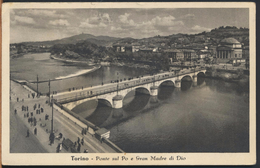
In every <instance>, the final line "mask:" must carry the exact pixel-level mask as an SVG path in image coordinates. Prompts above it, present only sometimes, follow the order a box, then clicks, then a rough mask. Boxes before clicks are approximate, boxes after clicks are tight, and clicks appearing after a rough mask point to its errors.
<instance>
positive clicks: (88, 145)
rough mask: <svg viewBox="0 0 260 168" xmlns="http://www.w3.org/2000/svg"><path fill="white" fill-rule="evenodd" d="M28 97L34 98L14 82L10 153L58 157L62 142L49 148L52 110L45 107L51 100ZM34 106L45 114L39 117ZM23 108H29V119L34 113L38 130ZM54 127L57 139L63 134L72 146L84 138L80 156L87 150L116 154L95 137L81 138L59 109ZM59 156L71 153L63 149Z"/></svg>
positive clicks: (12, 86)
mask: <svg viewBox="0 0 260 168" xmlns="http://www.w3.org/2000/svg"><path fill="white" fill-rule="evenodd" d="M28 94H31V92H30V91H29V90H27V89H25V88H24V87H23V86H21V85H20V84H18V83H15V82H13V81H11V103H10V104H11V108H10V112H11V115H10V116H11V130H10V136H11V143H10V144H11V145H10V149H11V152H15V153H18V152H24V153H27V152H28V153H32V152H36V153H44V152H50V153H55V152H56V147H57V146H58V144H59V143H61V140H60V141H59V140H57V139H55V141H54V144H52V145H49V135H50V130H51V113H52V108H51V107H50V106H49V105H48V104H46V100H48V97H40V98H32V96H31V95H30V97H29V96H28ZM17 97H18V98H19V101H18V102H17ZM35 104H36V105H37V108H36V109H38V107H39V105H40V108H43V112H41V113H40V114H36V112H35V111H36V110H34V109H33V106H34V105H35ZM22 106H25V107H27V106H28V112H29V115H31V112H32V113H33V117H35V118H36V120H37V124H36V126H33V125H32V124H30V123H29V122H28V118H27V117H26V116H24V115H26V114H27V111H22ZM40 108H39V109H40ZM15 109H16V110H17V114H15V112H14V110H15ZM45 115H49V119H48V120H45ZM53 123H54V124H53V125H54V133H55V136H57V135H58V134H59V133H62V134H63V135H64V137H65V138H69V139H70V140H71V141H72V142H76V141H77V139H78V137H79V138H80V139H82V138H83V137H84V145H82V147H81V149H80V152H81V153H82V152H83V150H84V149H88V151H89V153H114V152H115V151H114V150H113V149H112V148H110V147H109V146H108V145H107V144H105V143H101V142H100V141H99V140H97V139H96V138H95V137H92V135H91V134H90V133H87V135H84V136H82V135H81V131H82V127H80V126H79V125H77V124H75V123H74V122H73V121H71V120H70V119H68V117H67V116H65V115H63V114H62V113H60V112H59V111H58V110H56V109H54V122H53ZM41 125H42V126H41ZM35 128H37V135H34V134H33V133H34V129H35ZM27 129H29V131H30V136H29V137H26V133H27ZM60 152H64V153H66V152H68V151H66V150H65V149H64V148H63V149H62V150H61V151H60Z"/></svg>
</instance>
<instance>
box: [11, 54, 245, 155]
mask: <svg viewBox="0 0 260 168" xmlns="http://www.w3.org/2000/svg"><path fill="white" fill-rule="evenodd" d="M10 63H11V66H10V69H11V77H12V78H15V79H26V80H35V79H36V75H37V74H38V75H39V80H40V81H41V80H48V79H55V78H57V77H60V76H66V75H71V74H75V73H79V72H82V71H84V70H86V69H91V68H92V67H90V66H86V65H84V64H75V63H64V62H61V61H57V60H52V59H50V58H49V53H43V54H28V55H25V56H23V57H20V58H17V59H12V60H11V62H10ZM117 72H118V73H117ZM145 73H147V72H146V71H145V70H144V69H136V68H127V67H117V66H111V67H102V68H100V69H99V70H97V71H95V72H92V73H89V74H84V75H81V76H78V77H74V78H69V79H65V80H59V81H52V82H51V88H52V90H55V91H62V90H67V89H68V88H72V87H75V88H77V87H79V88H81V87H82V86H84V87H85V86H91V85H97V84H101V83H102V81H103V82H104V83H107V82H110V81H111V80H116V79H117V78H119V79H123V78H129V77H136V76H140V75H144V74H145ZM117 74H119V75H118V76H117ZM31 86H32V87H34V88H35V84H32V85H31ZM39 90H40V91H41V92H42V93H46V92H48V85H47V83H42V84H40V85H39ZM248 95H249V94H248V89H247V88H244V87H242V86H240V85H238V84H236V83H228V82H224V81H221V80H213V79H205V78H203V77H199V78H198V83H197V85H194V84H193V83H192V82H191V81H182V87H181V88H180V89H179V88H174V87H173V86H160V88H159V94H158V96H157V97H152V96H150V95H148V94H140V93H137V92H134V91H132V92H130V93H128V94H127V95H126V97H125V98H124V101H123V103H124V107H123V109H120V110H115V109H112V108H111V107H110V106H107V105H106V103H105V102H98V101H93V102H86V103H85V104H83V105H81V108H79V111H78V112H77V113H79V114H83V116H84V113H85V112H88V113H89V111H91V112H90V113H91V115H88V116H86V119H87V120H89V121H91V122H92V123H94V124H96V125H98V126H99V127H105V128H107V129H109V130H110V131H111V135H110V140H111V141H112V142H114V143H115V144H116V145H118V146H119V147H120V148H122V149H123V150H124V151H126V152H133V153H134V152H140V153H141V152H151V153H152V152H248V151H249V96H248Z"/></svg>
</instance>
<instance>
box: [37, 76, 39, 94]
mask: <svg viewBox="0 0 260 168" xmlns="http://www.w3.org/2000/svg"><path fill="white" fill-rule="evenodd" d="M38 83H39V78H38V74H37V97H38V96H39V91H38Z"/></svg>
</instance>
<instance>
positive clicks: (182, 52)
mask: <svg viewBox="0 0 260 168" xmlns="http://www.w3.org/2000/svg"><path fill="white" fill-rule="evenodd" d="M164 53H166V55H167V56H168V57H169V59H170V60H171V62H173V61H187V60H193V59H196V58H198V56H197V54H196V52H195V51H194V50H191V49H167V50H164Z"/></svg>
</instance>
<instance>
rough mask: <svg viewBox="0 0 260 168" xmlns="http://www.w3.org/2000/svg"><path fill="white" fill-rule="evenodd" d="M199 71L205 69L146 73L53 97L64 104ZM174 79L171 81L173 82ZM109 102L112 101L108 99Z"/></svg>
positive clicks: (177, 77)
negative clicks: (137, 76) (145, 74)
mask: <svg viewBox="0 0 260 168" xmlns="http://www.w3.org/2000/svg"><path fill="white" fill-rule="evenodd" d="M200 72H203V73H205V72H206V69H205V68H202V67H197V68H195V69H194V68H190V69H184V70H181V71H180V72H179V73H176V74H175V73H174V72H163V73H158V74H155V75H147V76H143V77H139V78H134V79H132V80H125V81H122V82H118V83H107V84H104V85H97V86H93V87H88V88H83V89H78V90H72V91H66V92H60V93H57V94H54V95H53V98H54V99H56V100H57V102H59V103H61V104H66V103H70V102H75V101H79V100H83V99H86V98H95V97H98V96H102V95H105V94H109V93H112V92H117V91H121V90H125V89H129V88H137V87H138V86H140V87H142V86H143V85H146V84H150V85H151V84H155V83H157V85H158V86H159V85H160V84H161V83H162V81H165V80H167V79H175V80H176V81H177V79H178V80H179V81H181V79H182V78H183V77H184V76H190V77H191V78H192V79H193V76H194V75H195V77H197V74H198V73H200ZM179 78H180V79H179ZM196 79H197V78H196ZM175 80H174V81H173V82H175ZM75 82H76V81H75ZM158 82H159V83H158ZM174 84H175V83H174ZM175 87H180V85H179V86H176V85H175ZM148 90H149V89H148ZM150 94H151V93H150ZM110 103H112V102H111V101H110Z"/></svg>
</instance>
